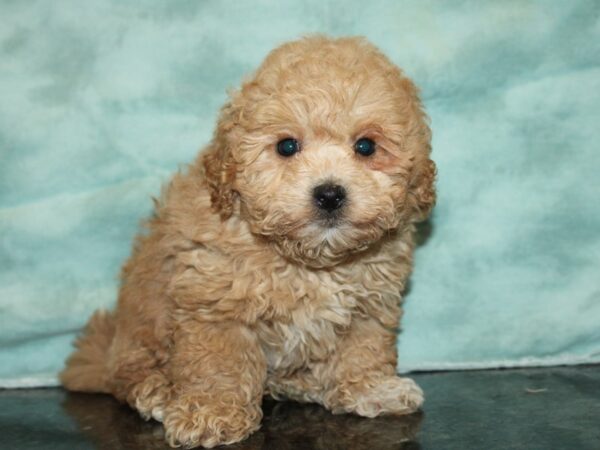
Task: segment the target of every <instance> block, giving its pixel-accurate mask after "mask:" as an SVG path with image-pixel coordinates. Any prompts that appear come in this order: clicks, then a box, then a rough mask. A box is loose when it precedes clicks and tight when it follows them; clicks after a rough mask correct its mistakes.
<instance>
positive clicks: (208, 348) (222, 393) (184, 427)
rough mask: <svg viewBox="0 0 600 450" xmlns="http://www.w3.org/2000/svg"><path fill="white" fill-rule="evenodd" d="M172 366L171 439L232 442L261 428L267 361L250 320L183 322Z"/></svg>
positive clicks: (191, 443)
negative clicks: (247, 323) (242, 322)
mask: <svg viewBox="0 0 600 450" xmlns="http://www.w3.org/2000/svg"><path fill="white" fill-rule="evenodd" d="M168 370H169V377H170V379H171V380H172V382H173V390H172V397H171V401H170V402H169V403H168V404H167V407H166V408H165V412H164V422H163V423H164V426H165V432H166V437H167V440H168V442H169V444H170V445H172V446H184V447H186V448H190V447H196V446H199V445H202V446H204V447H214V446H216V445H220V444H231V443H234V442H238V441H241V440H243V439H245V438H246V437H248V436H249V435H250V434H251V433H252V432H254V431H255V430H257V429H258V428H259V426H260V420H261V418H262V410H261V400H262V395H263V389H264V382H265V377H266V363H265V358H264V354H263V353H262V350H261V349H260V347H259V345H258V343H257V339H256V336H255V335H254V334H253V333H252V332H251V331H250V330H249V329H248V328H247V327H245V326H244V325H242V324H238V323H234V322H222V323H217V322H202V321H200V320H195V319H193V318H191V319H188V320H184V321H182V322H180V323H179V328H178V330H177V332H176V333H175V339H174V348H173V354H172V358H171V359H170V361H169V368H168Z"/></svg>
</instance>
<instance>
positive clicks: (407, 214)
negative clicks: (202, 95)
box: [203, 36, 435, 267]
mask: <svg viewBox="0 0 600 450" xmlns="http://www.w3.org/2000/svg"><path fill="white" fill-rule="evenodd" d="M429 153H430V131H429V128H428V126H427V123H426V117H425V114H424V113H423V110H422V107H421V103H420V101H419V98H418V96H417V90H416V88H415V86H414V85H413V84H412V82H411V81H410V80H408V79H407V78H406V77H405V76H404V75H403V74H402V72H401V71H400V70H399V69H398V68H397V67H396V66H395V65H393V64H392V63H391V62H390V61H389V60H388V59H387V58H386V57H385V56H384V55H383V54H381V53H380V52H379V51H378V50H377V49H376V48H375V47H373V46H372V45H371V44H369V43H368V42H366V41H365V40H363V39H360V38H341V39H329V38H325V37H320V36H319V37H310V38H305V39H302V40H299V41H296V42H291V43H288V44H285V45H283V46H281V47H279V48H278V49H276V50H274V51H273V52H271V54H270V55H269V56H268V57H267V58H266V60H265V61H264V63H263V64H262V66H261V67H260V68H259V69H258V71H257V72H256V74H255V76H254V78H253V79H251V80H250V81H248V82H246V83H244V84H243V86H242V88H241V89H240V90H239V91H237V92H235V93H233V95H232V98H231V101H230V102H229V103H228V104H227V105H225V106H224V108H223V109H222V111H221V116H220V120H219V125H218V127H217V131H216V134H215V138H214V140H213V144H212V147H211V149H210V150H209V151H208V152H207V153H206V154H205V155H204V156H203V162H204V167H205V173H206V177H207V180H208V185H209V188H210V190H211V198H212V202H213V206H214V207H215V208H216V209H217V210H219V212H220V214H221V216H222V217H223V218H227V217H228V216H230V215H231V214H232V213H233V211H234V207H233V204H234V201H236V198H239V201H240V209H239V214H240V216H241V217H242V219H243V220H246V221H247V223H248V224H249V226H250V229H251V230H252V232H253V233H255V234H258V235H261V236H263V237H264V238H265V239H267V240H268V241H269V242H271V243H272V244H273V245H274V246H275V247H276V248H277V249H278V251H279V252H280V253H281V254H283V255H284V256H286V257H288V258H291V259H293V260H295V261H297V262H300V263H302V264H306V265H309V266H314V267H325V266H329V265H334V264H336V263H339V262H341V261H343V260H344V259H346V258H347V257H348V256H349V255H351V254H353V253H356V252H361V251H364V250H366V249H368V248H369V247H371V246H372V245H373V244H375V243H377V242H378V241H380V240H381V239H382V238H383V237H384V236H387V235H389V234H390V233H392V232H394V231H396V230H398V229H402V228H405V227H406V226H409V225H410V224H411V223H413V222H416V221H420V220H423V219H425V218H426V217H427V215H428V214H429V212H430V210H431V208H432V206H433V204H434V202H435V191H434V177H435V165H434V163H433V162H432V161H431V160H430V159H429Z"/></svg>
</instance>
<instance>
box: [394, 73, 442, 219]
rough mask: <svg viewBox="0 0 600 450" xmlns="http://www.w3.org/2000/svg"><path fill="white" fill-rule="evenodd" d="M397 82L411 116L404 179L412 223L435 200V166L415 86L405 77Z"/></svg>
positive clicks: (422, 217)
mask: <svg viewBox="0 0 600 450" xmlns="http://www.w3.org/2000/svg"><path fill="white" fill-rule="evenodd" d="M401 84H402V86H403V88H404V90H405V92H406V93H407V94H408V99H409V100H408V102H407V105H406V110H407V112H409V114H410V117H411V119H410V120H409V129H410V132H409V138H408V142H407V144H408V147H409V151H411V153H412V155H413V156H412V167H411V170H410V175H409V181H408V200H409V208H410V219H411V221H412V222H421V221H423V220H425V219H427V217H429V214H430V213H431V210H432V209H433V207H434V206H435V201H436V193H435V177H436V166H435V163H434V162H433V161H432V160H431V159H430V157H429V155H430V154H431V130H430V129H429V126H428V124H427V122H428V119H427V115H426V114H425V112H424V110H423V105H422V104H421V100H420V99H419V93H418V89H417V88H416V86H415V85H414V84H413V83H412V82H411V81H410V80H409V79H408V78H403V79H402V81H401Z"/></svg>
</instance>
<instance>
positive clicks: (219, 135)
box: [202, 103, 236, 220]
mask: <svg viewBox="0 0 600 450" xmlns="http://www.w3.org/2000/svg"><path fill="white" fill-rule="evenodd" d="M235 125H236V122H235V109H234V107H233V106H232V104H231V103H227V104H225V106H223V108H221V113H220V115H219V121H218V124H217V129H216V131H215V135H214V137H213V140H212V142H211V144H210V146H209V147H208V149H207V150H206V151H205V152H204V155H203V157H202V164H203V166H204V174H205V176H206V181H207V184H208V190H209V192H210V200H211V203H212V207H213V209H214V210H215V211H217V212H218V213H219V215H220V216H221V219H223V220H225V219H227V218H229V217H230V216H231V214H232V212H233V198H234V195H235V193H234V190H233V182H234V180H235V172H236V164H235V160H234V159H233V155H232V145H234V144H233V142H232V136H231V134H232V130H233V129H234V127H235Z"/></svg>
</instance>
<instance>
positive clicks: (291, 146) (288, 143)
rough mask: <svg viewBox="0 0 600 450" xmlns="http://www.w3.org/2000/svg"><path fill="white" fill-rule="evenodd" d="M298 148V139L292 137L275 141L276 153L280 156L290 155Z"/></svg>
mask: <svg viewBox="0 0 600 450" xmlns="http://www.w3.org/2000/svg"><path fill="white" fill-rule="evenodd" d="M298 150H300V145H299V144H298V141H297V140H296V139H293V138H286V139H282V140H281V141H279V142H278V143H277V153H279V154H280V155H281V156H285V157H288V156H292V155H293V154H295V153H297V152H298Z"/></svg>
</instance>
